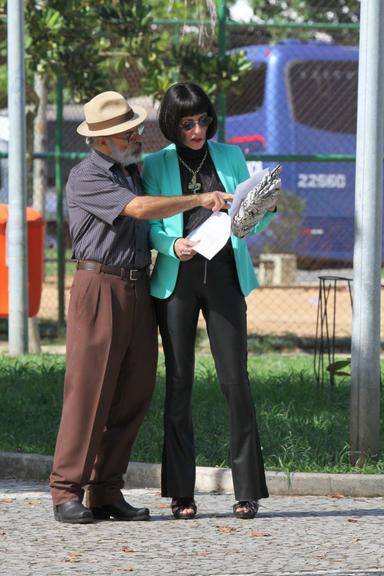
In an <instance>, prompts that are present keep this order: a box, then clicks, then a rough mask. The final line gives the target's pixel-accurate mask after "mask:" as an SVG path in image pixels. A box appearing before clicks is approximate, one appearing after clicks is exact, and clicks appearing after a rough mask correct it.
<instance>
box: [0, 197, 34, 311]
mask: <svg viewBox="0 0 384 576" xmlns="http://www.w3.org/2000/svg"><path fill="white" fill-rule="evenodd" d="M7 222H8V204H0V317H2V318H5V317H7V316H8V312H9V310H8V265H7V246H6V226H7ZM27 235H28V303H29V306H28V316H29V317H32V316H36V314H37V313H38V311H39V308H40V300H41V290H42V285H43V257H44V220H43V218H42V216H41V214H40V212H38V211H37V210H34V209H33V208H27Z"/></svg>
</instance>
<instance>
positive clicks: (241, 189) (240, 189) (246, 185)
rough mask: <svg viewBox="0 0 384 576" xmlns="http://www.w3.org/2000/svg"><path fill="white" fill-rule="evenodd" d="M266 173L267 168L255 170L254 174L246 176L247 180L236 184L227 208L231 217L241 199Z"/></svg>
mask: <svg viewBox="0 0 384 576" xmlns="http://www.w3.org/2000/svg"><path fill="white" fill-rule="evenodd" d="M266 174H268V168H265V169H264V170H260V171H259V172H255V174H254V175H253V176H251V177H250V178H248V180H244V182H241V183H240V184H238V185H237V186H236V190H235V196H234V198H233V202H232V205H231V208H230V210H229V215H230V217H231V219H232V218H233V217H234V216H235V215H236V214H237V211H238V209H239V206H240V203H241V201H242V200H243V199H244V198H245V197H246V195H247V194H248V192H250V191H251V190H252V188H255V187H256V186H257V185H258V184H259V182H261V180H262V179H263V178H264V176H265V175H266Z"/></svg>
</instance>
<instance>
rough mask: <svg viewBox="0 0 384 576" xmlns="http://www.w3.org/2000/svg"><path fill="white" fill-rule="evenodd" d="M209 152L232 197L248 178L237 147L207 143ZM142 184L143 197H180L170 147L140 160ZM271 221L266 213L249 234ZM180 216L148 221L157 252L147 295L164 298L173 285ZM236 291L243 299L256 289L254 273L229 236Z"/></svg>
mask: <svg viewBox="0 0 384 576" xmlns="http://www.w3.org/2000/svg"><path fill="white" fill-rule="evenodd" d="M208 147H209V152H210V155H211V158H212V160H213V163H214V165H215V168H216V170H217V173H218V175H219V178H220V180H221V182H222V183H223V185H224V188H225V190H226V191H227V192H229V193H231V194H233V193H234V191H235V188H236V186H237V184H239V183H240V182H243V181H244V180H246V179H247V178H249V173H248V168H247V164H246V162H245V158H244V156H243V153H242V151H241V150H240V148H239V147H238V146H234V145H230V144H219V143H217V142H210V141H209V142H208ZM143 184H144V192H145V194H151V195H153V196H180V195H181V194H182V189H181V179H180V169H179V162H178V159H177V154H176V147H175V145H174V144H171V145H170V146H167V147H166V148H163V149H162V150H160V151H159V152H155V153H153V154H148V155H147V156H146V157H145V158H144V170H143ZM273 217H274V213H273V212H267V213H266V214H265V216H264V217H263V218H262V220H260V222H258V223H257V225H256V226H255V228H254V229H253V231H252V233H253V234H256V233H258V232H261V231H262V230H264V228H266V227H267V226H268V224H269V222H270V221H271V220H272V218H273ZM183 224H184V221H183V214H181V213H180V214H176V215H175V216H171V217H170V218H163V219H157V220H150V243H151V247H152V248H155V249H156V250H157V251H158V255H157V259H156V264H155V267H154V270H153V273H152V276H151V294H152V296H155V297H156V298H168V297H169V296H170V295H171V294H172V292H173V290H174V288H175V285H176V280H177V275H178V271H179V265H180V260H179V259H178V258H177V256H176V254H175V253H174V250H173V245H174V243H175V241H176V240H177V239H178V238H182V237H183ZM231 242H232V246H233V252H234V255H235V262H236V269H237V274H238V277H239V283H240V288H241V290H242V292H243V294H244V296H247V295H248V294H249V293H250V291H251V290H253V288H256V287H257V286H258V282H257V279H256V275H255V271H254V269H253V265H252V262H251V258H250V256H249V252H248V247H247V243H246V241H245V240H244V239H239V238H236V236H233V235H231Z"/></svg>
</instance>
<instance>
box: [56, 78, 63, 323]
mask: <svg viewBox="0 0 384 576" xmlns="http://www.w3.org/2000/svg"><path fill="white" fill-rule="evenodd" d="M62 153H63V78H62V76H58V78H57V84H56V131H55V187H56V195H57V199H56V200H57V205H56V226H57V230H56V238H57V281H58V302H59V328H64V326H65V302H64V288H65V286H64V282H65V247H64V211H63V202H64V196H63V175H62Z"/></svg>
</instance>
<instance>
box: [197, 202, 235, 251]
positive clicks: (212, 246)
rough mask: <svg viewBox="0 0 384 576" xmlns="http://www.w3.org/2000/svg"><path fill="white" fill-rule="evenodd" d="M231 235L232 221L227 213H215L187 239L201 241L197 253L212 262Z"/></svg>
mask: <svg viewBox="0 0 384 576" xmlns="http://www.w3.org/2000/svg"><path fill="white" fill-rule="evenodd" d="M230 235H231V219H230V217H229V216H228V214H226V213H225V212H214V213H213V214H212V216H210V217H209V218H208V219H207V220H206V221H205V222H203V223H202V224H200V226H198V227H197V228H195V230H193V231H192V232H191V233H190V234H188V236H187V239H188V240H193V241H194V242H195V241H197V240H198V241H199V243H198V244H196V246H194V247H193V249H194V250H196V252H198V253H199V254H201V255H202V256H204V257H205V258H207V259H208V260H211V259H212V258H213V257H214V255H215V254H217V253H218V252H219V251H220V250H221V249H222V248H223V247H224V246H225V244H226V242H227V240H228V238H229V237H230Z"/></svg>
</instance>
